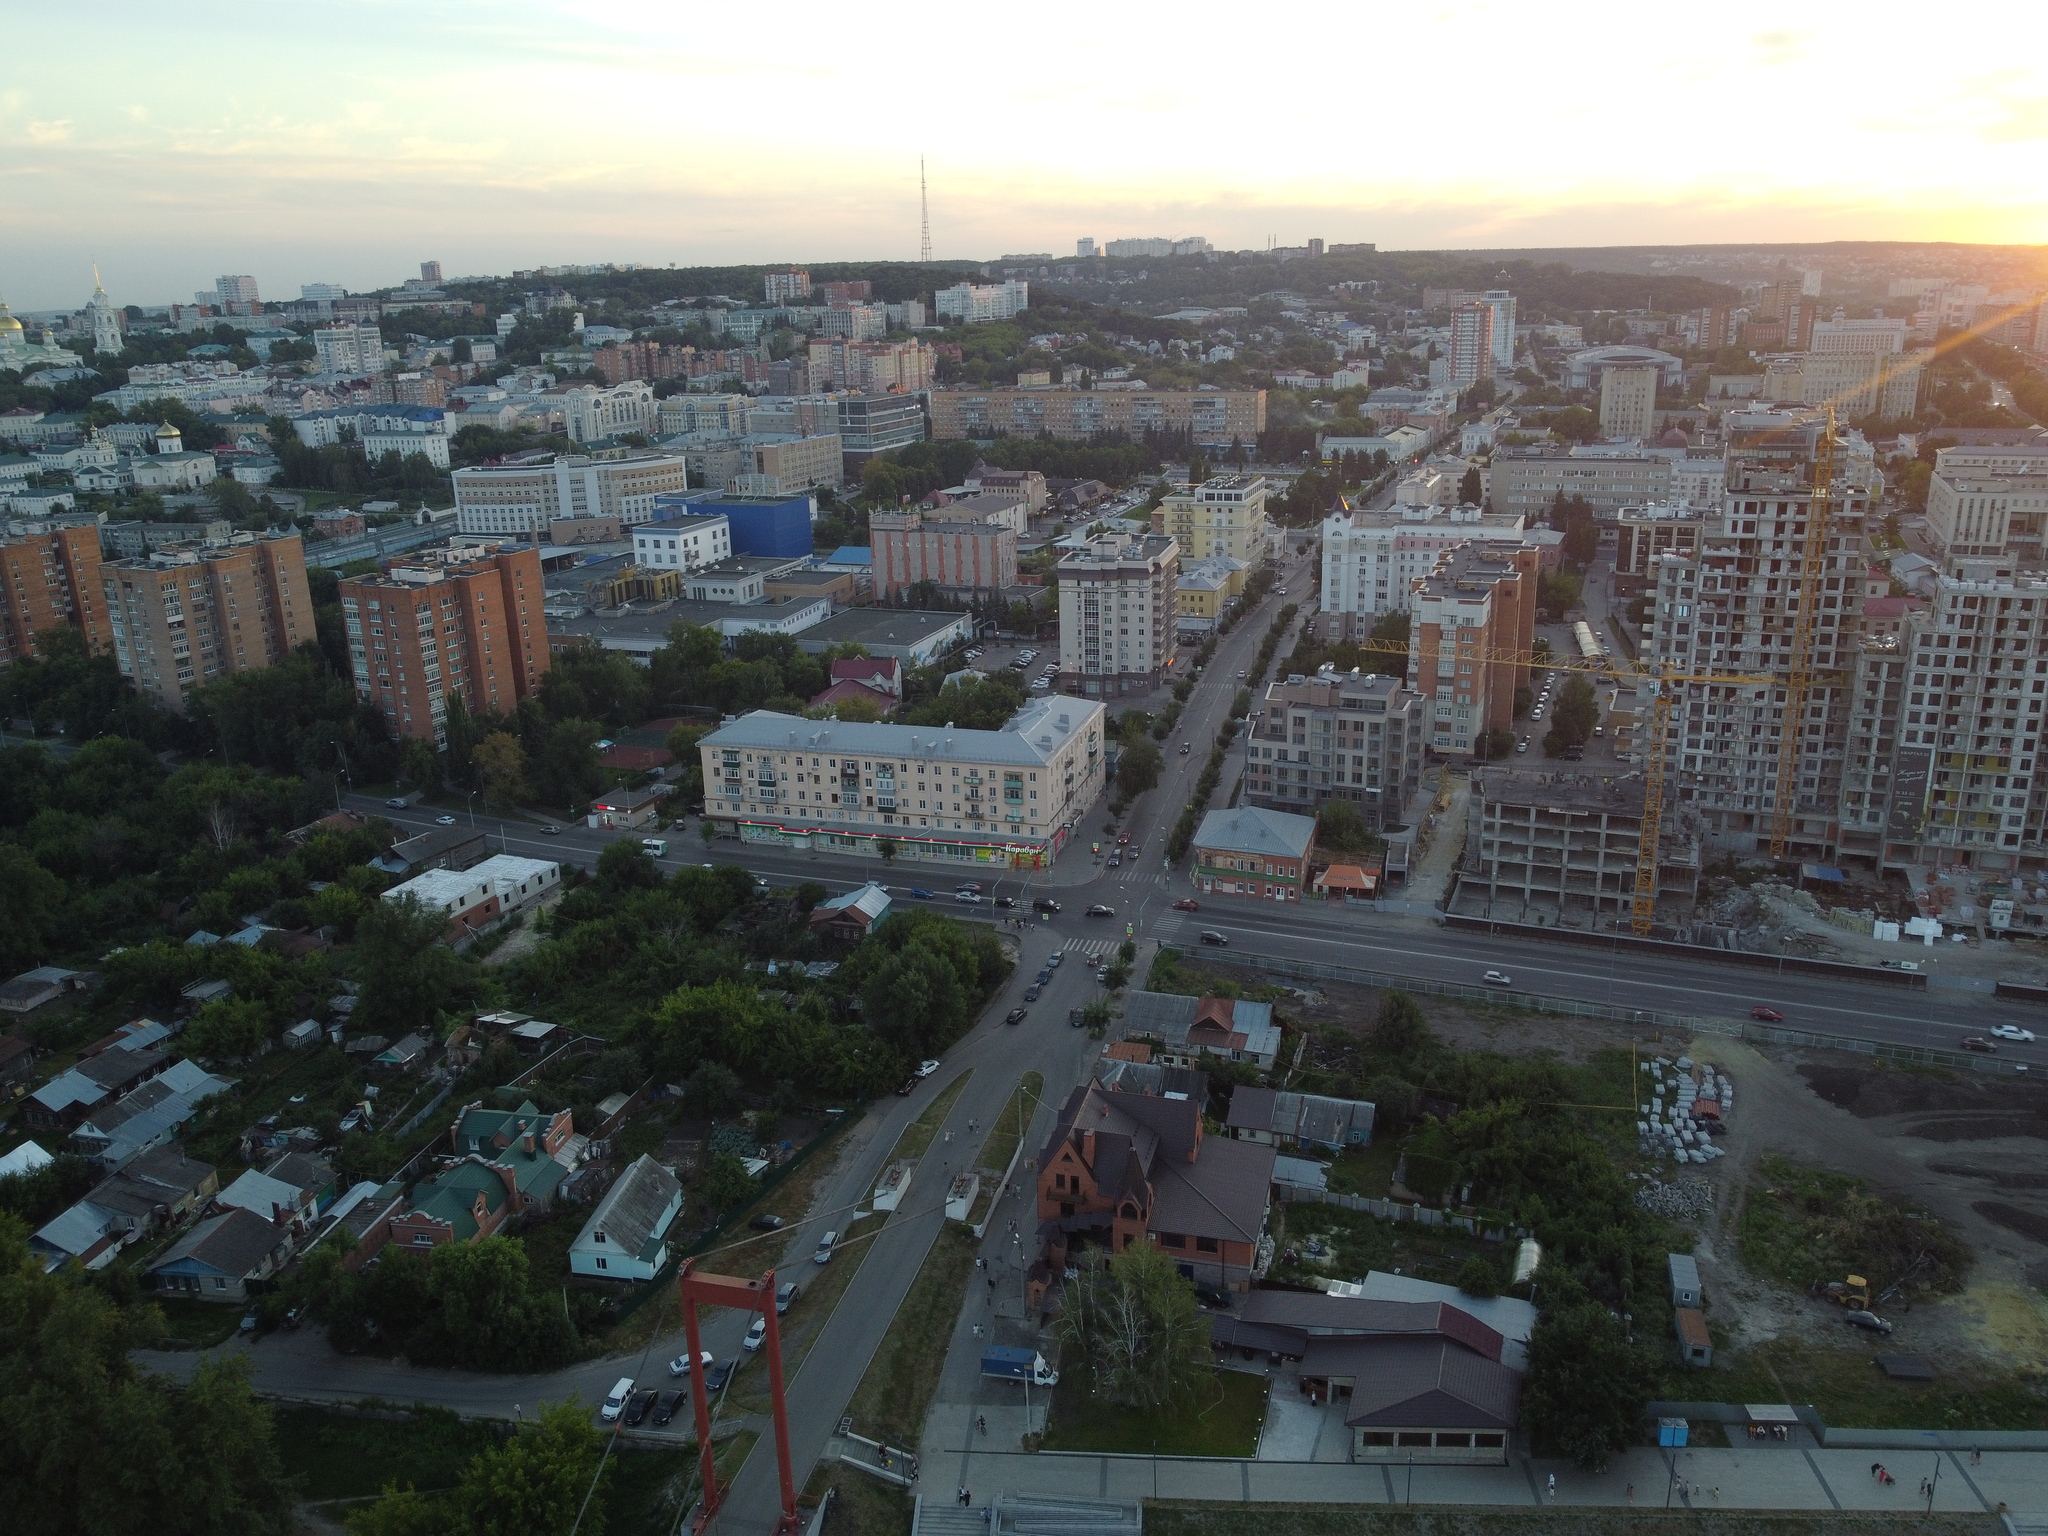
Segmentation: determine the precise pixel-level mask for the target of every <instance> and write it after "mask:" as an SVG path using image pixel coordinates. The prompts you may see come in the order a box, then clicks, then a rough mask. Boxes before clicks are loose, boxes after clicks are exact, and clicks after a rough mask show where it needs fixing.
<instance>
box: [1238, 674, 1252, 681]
mask: <svg viewBox="0 0 2048 1536" xmlns="http://www.w3.org/2000/svg"><path fill="white" fill-rule="evenodd" d="M1250 676H1251V673H1249V672H1240V673H1238V674H1237V680H1238V681H1239V682H1240V683H1241V682H1243V681H1244V680H1245V679H1246V678H1248V677H1250Z"/></svg>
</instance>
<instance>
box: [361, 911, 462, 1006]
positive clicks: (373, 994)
mask: <svg viewBox="0 0 2048 1536" xmlns="http://www.w3.org/2000/svg"><path fill="white" fill-rule="evenodd" d="M447 926H448V918H447V915H446V914H445V913H442V912H438V911H436V910H434V909H433V908H432V907H427V906H423V905H421V904H420V902H419V900H418V899H417V898H415V897H412V896H407V897H405V898H404V899H403V900H402V901H379V902H377V903H376V905H375V906H374V907H372V908H371V909H370V911H369V912H367V913H366V914H365V915H364V917H363V919H362V922H361V923H360V924H359V925H358V927H357V929H356V953H355V962H356V978H357V980H358V981H359V982H360V983H361V986H362V993H361V996H360V997H359V998H358V999H357V1004H356V1011H355V1022H356V1024H357V1025H358V1026H359V1027H361V1028H363V1029H366V1030H370V1031H373V1032H375V1033H377V1034H382V1035H389V1036H392V1037H394V1038H396V1037H397V1036H400V1035H403V1034H407V1033H409V1032H410V1031H412V1030H416V1029H419V1030H425V1029H431V1028H432V1027H433V1025H434V1021H435V1018H436V1016H437V1015H438V1014H439V1012H440V1011H441V1010H442V1009H444V1008H456V1007H459V1006H461V1005H463V1004H466V1003H467V1002H469V1001H470V1000H471V999H472V998H474V997H475V995H476V990H477V979H476V967H475V966H474V965H473V964H472V963H471V962H469V961H467V960H465V959H463V958H462V957H461V956H459V955H457V954H456V953H455V952H454V951H452V950H451V949H449V948H448V947H447V946H446V945H445V944H443V943H442V942H441V936H442V934H443V932H444V931H445V930H446V928H447Z"/></svg>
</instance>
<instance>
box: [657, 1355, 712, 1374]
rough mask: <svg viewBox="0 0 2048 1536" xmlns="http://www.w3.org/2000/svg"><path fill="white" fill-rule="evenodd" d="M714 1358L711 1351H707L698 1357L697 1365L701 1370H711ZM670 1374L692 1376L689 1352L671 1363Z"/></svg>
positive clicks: (669, 1365)
mask: <svg viewBox="0 0 2048 1536" xmlns="http://www.w3.org/2000/svg"><path fill="white" fill-rule="evenodd" d="M714 1358H715V1357H714V1356H713V1355H712V1353H711V1351H710V1350H708V1349H707V1350H705V1351H703V1352H702V1353H701V1354H699V1355H698V1356H697V1364H698V1366H699V1367H700V1368H702V1369H705V1370H709V1369H710V1368H711V1362H712V1360H713V1359H714ZM668 1373H669V1375H671V1376H687V1375H689V1374H690V1352H689V1351H688V1350H684V1351H683V1352H682V1353H681V1354H680V1355H677V1356H676V1357H675V1359H673V1360H671V1361H669V1363H668Z"/></svg>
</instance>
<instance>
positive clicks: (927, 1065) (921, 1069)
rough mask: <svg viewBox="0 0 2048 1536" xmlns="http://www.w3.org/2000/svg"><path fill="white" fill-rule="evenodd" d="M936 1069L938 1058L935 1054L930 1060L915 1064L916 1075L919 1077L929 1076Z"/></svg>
mask: <svg viewBox="0 0 2048 1536" xmlns="http://www.w3.org/2000/svg"><path fill="white" fill-rule="evenodd" d="M938 1070H939V1059H938V1057H936V1056H934V1057H933V1058H932V1059H931V1060H930V1061H920V1062H919V1063H918V1064H917V1075H918V1076H919V1077H930V1076H931V1075H932V1074H933V1073H934V1072H936V1071H938Z"/></svg>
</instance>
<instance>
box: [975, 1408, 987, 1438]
mask: <svg viewBox="0 0 2048 1536" xmlns="http://www.w3.org/2000/svg"><path fill="white" fill-rule="evenodd" d="M974 1427H975V1428H976V1429H977V1430H979V1431H980V1432H981V1433H982V1434H984V1435H986V1434H987V1433H988V1415H987V1414H985V1413H978V1414H976V1415H975V1416H974Z"/></svg>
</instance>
